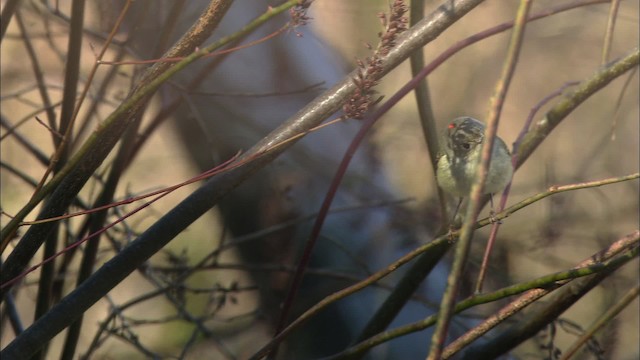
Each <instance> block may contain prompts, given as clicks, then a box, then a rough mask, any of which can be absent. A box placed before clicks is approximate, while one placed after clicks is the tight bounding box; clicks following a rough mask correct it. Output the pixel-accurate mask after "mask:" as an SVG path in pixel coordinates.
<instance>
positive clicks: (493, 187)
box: [436, 116, 513, 198]
mask: <svg viewBox="0 0 640 360" xmlns="http://www.w3.org/2000/svg"><path fill="white" fill-rule="evenodd" d="M484 129H485V126H484V124H483V123H482V122H480V121H478V120H476V119H474V118H472V117H468V116H463V117H459V118H456V119H454V120H453V121H452V122H451V123H449V125H447V129H446V130H445V131H444V136H443V138H442V140H441V144H440V148H441V150H440V154H439V156H438V164H437V165H438V166H437V171H436V177H437V180H438V185H440V187H441V188H442V189H443V190H444V191H446V192H448V193H450V194H451V195H454V196H457V197H459V198H462V197H465V196H469V192H470V190H471V186H472V185H473V182H474V181H475V178H476V174H477V167H476V164H478V159H479V158H480V153H481V152H482V142H483V141H484ZM512 174H513V166H512V165H511V154H510V153H509V149H508V148H507V145H506V144H505V143H504V141H502V139H500V138H499V137H497V136H496V138H495V141H494V143H493V152H492V154H491V162H490V165H489V172H488V174H487V179H486V182H485V184H484V193H485V194H495V193H497V192H498V191H500V190H502V189H503V188H504V187H505V186H507V184H508V183H509V181H510V180H511V175H512Z"/></svg>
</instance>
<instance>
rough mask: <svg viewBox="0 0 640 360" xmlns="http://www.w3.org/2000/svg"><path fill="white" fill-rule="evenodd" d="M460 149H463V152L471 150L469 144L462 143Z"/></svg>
mask: <svg viewBox="0 0 640 360" xmlns="http://www.w3.org/2000/svg"><path fill="white" fill-rule="evenodd" d="M462 148H463V149H465V150H469V149H471V144H469V143H462Z"/></svg>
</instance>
